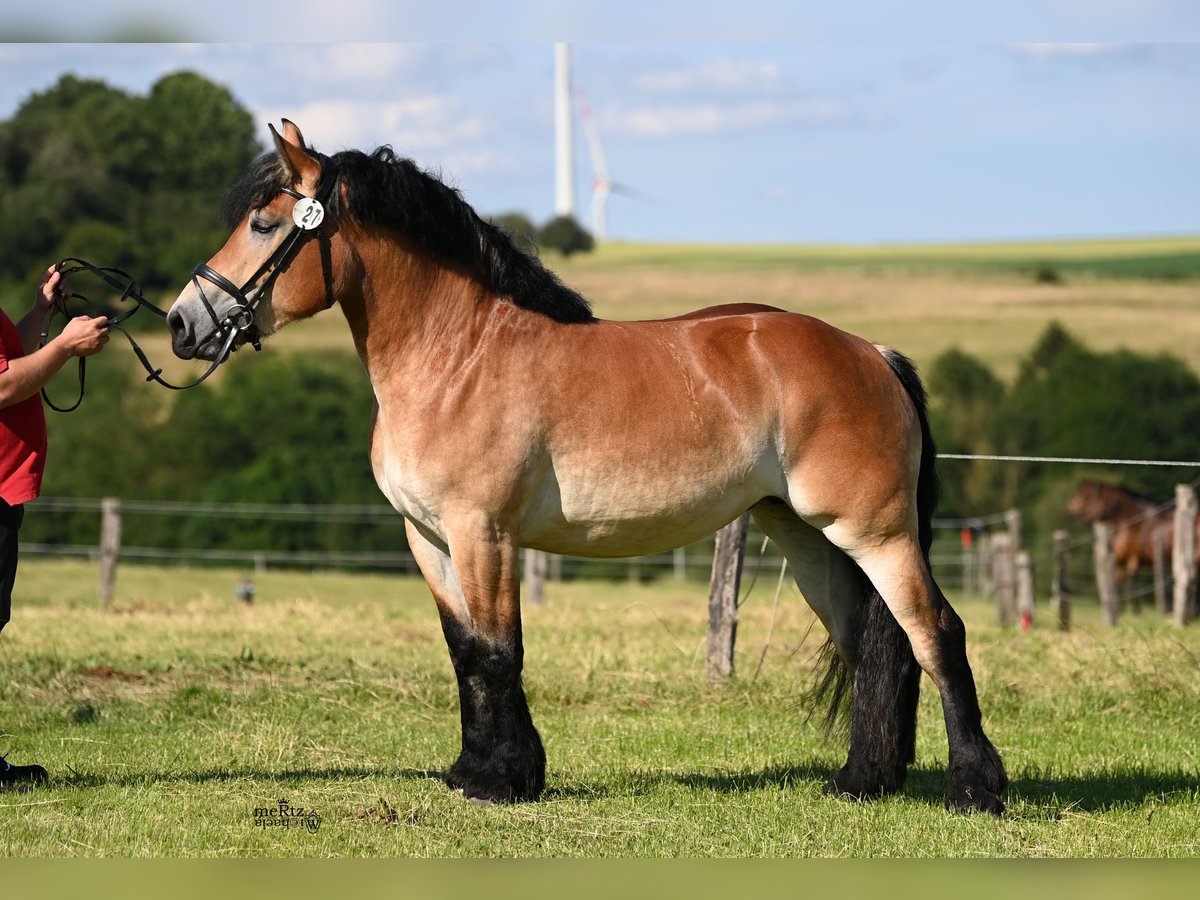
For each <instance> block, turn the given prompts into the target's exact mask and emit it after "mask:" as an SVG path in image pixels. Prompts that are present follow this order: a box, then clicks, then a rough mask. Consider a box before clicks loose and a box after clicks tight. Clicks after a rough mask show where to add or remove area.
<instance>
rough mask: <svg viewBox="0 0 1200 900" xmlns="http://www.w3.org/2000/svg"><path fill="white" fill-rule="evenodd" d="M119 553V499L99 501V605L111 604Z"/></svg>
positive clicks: (109, 498) (106, 498) (107, 498)
mask: <svg viewBox="0 0 1200 900" xmlns="http://www.w3.org/2000/svg"><path fill="white" fill-rule="evenodd" d="M120 554H121V501H120V500H118V499H117V498H116V497H105V498H104V499H103V500H101V501H100V605H101V606H104V607H108V606H111V605H112V601H113V590H114V589H115V587H116V584H117V557H118V556H120Z"/></svg>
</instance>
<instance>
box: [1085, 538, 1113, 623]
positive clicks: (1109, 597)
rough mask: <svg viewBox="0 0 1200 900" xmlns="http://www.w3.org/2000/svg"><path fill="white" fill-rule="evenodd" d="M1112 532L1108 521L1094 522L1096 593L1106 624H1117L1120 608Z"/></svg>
mask: <svg viewBox="0 0 1200 900" xmlns="http://www.w3.org/2000/svg"><path fill="white" fill-rule="evenodd" d="M1112 532H1113V529H1112V526H1111V525H1109V524H1108V523H1107V522H1093V523H1092V563H1093V565H1094V567H1095V571H1096V593H1097V594H1098V595H1099V597H1100V620H1101V621H1102V622H1103V623H1104V624H1105V625H1116V624H1117V612H1118V610H1119V609H1120V597H1119V596H1118V595H1117V573H1116V568H1115V560H1114V558H1113V550H1112Z"/></svg>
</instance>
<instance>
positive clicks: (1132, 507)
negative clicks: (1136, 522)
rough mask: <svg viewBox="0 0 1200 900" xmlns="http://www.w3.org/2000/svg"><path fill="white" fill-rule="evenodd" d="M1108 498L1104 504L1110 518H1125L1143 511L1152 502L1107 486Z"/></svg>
mask: <svg viewBox="0 0 1200 900" xmlns="http://www.w3.org/2000/svg"><path fill="white" fill-rule="evenodd" d="M1106 493H1107V494H1108V499H1107V502H1106V504H1105V507H1106V510H1107V512H1108V518H1110V519H1116V520H1120V519H1126V518H1130V517H1132V516H1136V515H1139V514H1140V513H1143V512H1145V511H1146V510H1147V509H1149V508H1150V507H1151V506H1153V505H1154V504H1153V503H1151V502H1150V501H1149V500H1145V499H1143V498H1141V497H1135V496H1134V495H1133V494H1129V493H1127V492H1125V491H1122V490H1120V489H1118V488H1109V490H1108V491H1107V492H1106Z"/></svg>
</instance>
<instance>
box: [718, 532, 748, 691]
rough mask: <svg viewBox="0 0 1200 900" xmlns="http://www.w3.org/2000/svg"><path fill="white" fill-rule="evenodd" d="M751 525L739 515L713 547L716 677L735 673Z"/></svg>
mask: <svg viewBox="0 0 1200 900" xmlns="http://www.w3.org/2000/svg"><path fill="white" fill-rule="evenodd" d="M749 526H750V516H749V515H748V514H747V515H742V516H739V517H738V518H737V519H734V521H732V522H730V523H729V524H728V525H726V526H725V527H724V528H722V529H721V530H720V531H718V532H717V538H716V543H715V545H714V547H713V567H712V581H711V582H710V584H709V588H708V677H709V678H711V679H714V680H718V679H722V678H728V677H729V676H730V675H732V674H733V644H734V640H735V638H736V637H737V599H738V588H739V587H740V585H741V580H742V562H743V560H744V559H745V557H746V532H747V530H748V529H749Z"/></svg>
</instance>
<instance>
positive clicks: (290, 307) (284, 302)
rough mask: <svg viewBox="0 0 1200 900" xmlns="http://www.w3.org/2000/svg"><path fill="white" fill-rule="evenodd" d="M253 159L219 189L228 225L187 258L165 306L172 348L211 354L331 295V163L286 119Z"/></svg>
mask: <svg viewBox="0 0 1200 900" xmlns="http://www.w3.org/2000/svg"><path fill="white" fill-rule="evenodd" d="M271 135H272V137H273V138H274V141H275V150H276V152H275V154H274V155H266V156H264V157H262V158H261V159H260V160H259V161H258V163H257V164H256V165H255V166H254V168H252V169H251V171H250V172H248V173H247V174H246V175H245V176H243V177H242V179H240V180H239V181H238V183H237V184H235V185H234V186H233V187H232V188H231V189H230V192H229V194H228V195H227V197H226V209H227V212H228V214H229V218H230V220H231V221H236V222H237V225H236V227H235V228H234V231H233V233H232V234H231V235H230V236H229V239H228V240H227V241H226V242H225V246H223V247H222V248H221V249H220V250H219V251H218V252H217V255H216V256H214V257H212V258H211V259H210V260H208V262H207V263H201V264H200V265H198V266H196V269H195V271H194V272H193V274H192V281H191V283H190V284H189V285H188V286H187V287H185V288H184V289H183V291H182V292H181V293H180V294H179V297H178V298H177V299H176V300H175V302H174V303H173V304H172V306H171V309H170V311H169V312H168V313H167V325H168V327H169V328H170V330H171V343H172V348H173V349H174V351H175V355H176V356H179V357H182V358H184V359H191V358H192V357H200V358H201V359H210V360H211V359H219V358H222V357H223V355H226V354H228V353H229V352H230V351H231V350H233V349H235V348H236V347H237V346H238V345H239V344H241V343H244V342H245V341H250V342H252V343H254V344H255V346H257V345H258V339H259V337H264V336H266V335H269V334H272V333H273V332H275V331H276V330H278V329H279V328H280V327H282V326H283V325H286V324H287V323H288V322H291V321H294V320H296V319H303V318H306V317H308V316H311V315H313V314H314V313H316V312H319V311H320V310H322V309H326V308H327V307H329V306H331V305H332V304H333V302H334V300H335V299H336V292H335V285H334V278H333V268H334V264H333V263H334V256H335V254H334V249H333V247H332V245H331V235H332V234H334V233H336V230H337V228H336V222H335V221H334V216H333V215H332V214H331V211H330V206H331V205H332V204H333V202H334V201H335V200H336V191H337V171H336V166H335V164H334V162H333V160H331V159H330V158H329V157H325V156H320V155H319V154H316V153H314V152H313V151H312V150H310V149H309V148H307V147H306V146H305V144H304V137H303V135H301V133H300V129H299V128H297V127H296V126H295V125H294V124H293V123H292V122H289V121H288V120H286V119H284V120H283V134H280V133H279V132H277V131H276V130H275V129H274V127H272V128H271Z"/></svg>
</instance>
